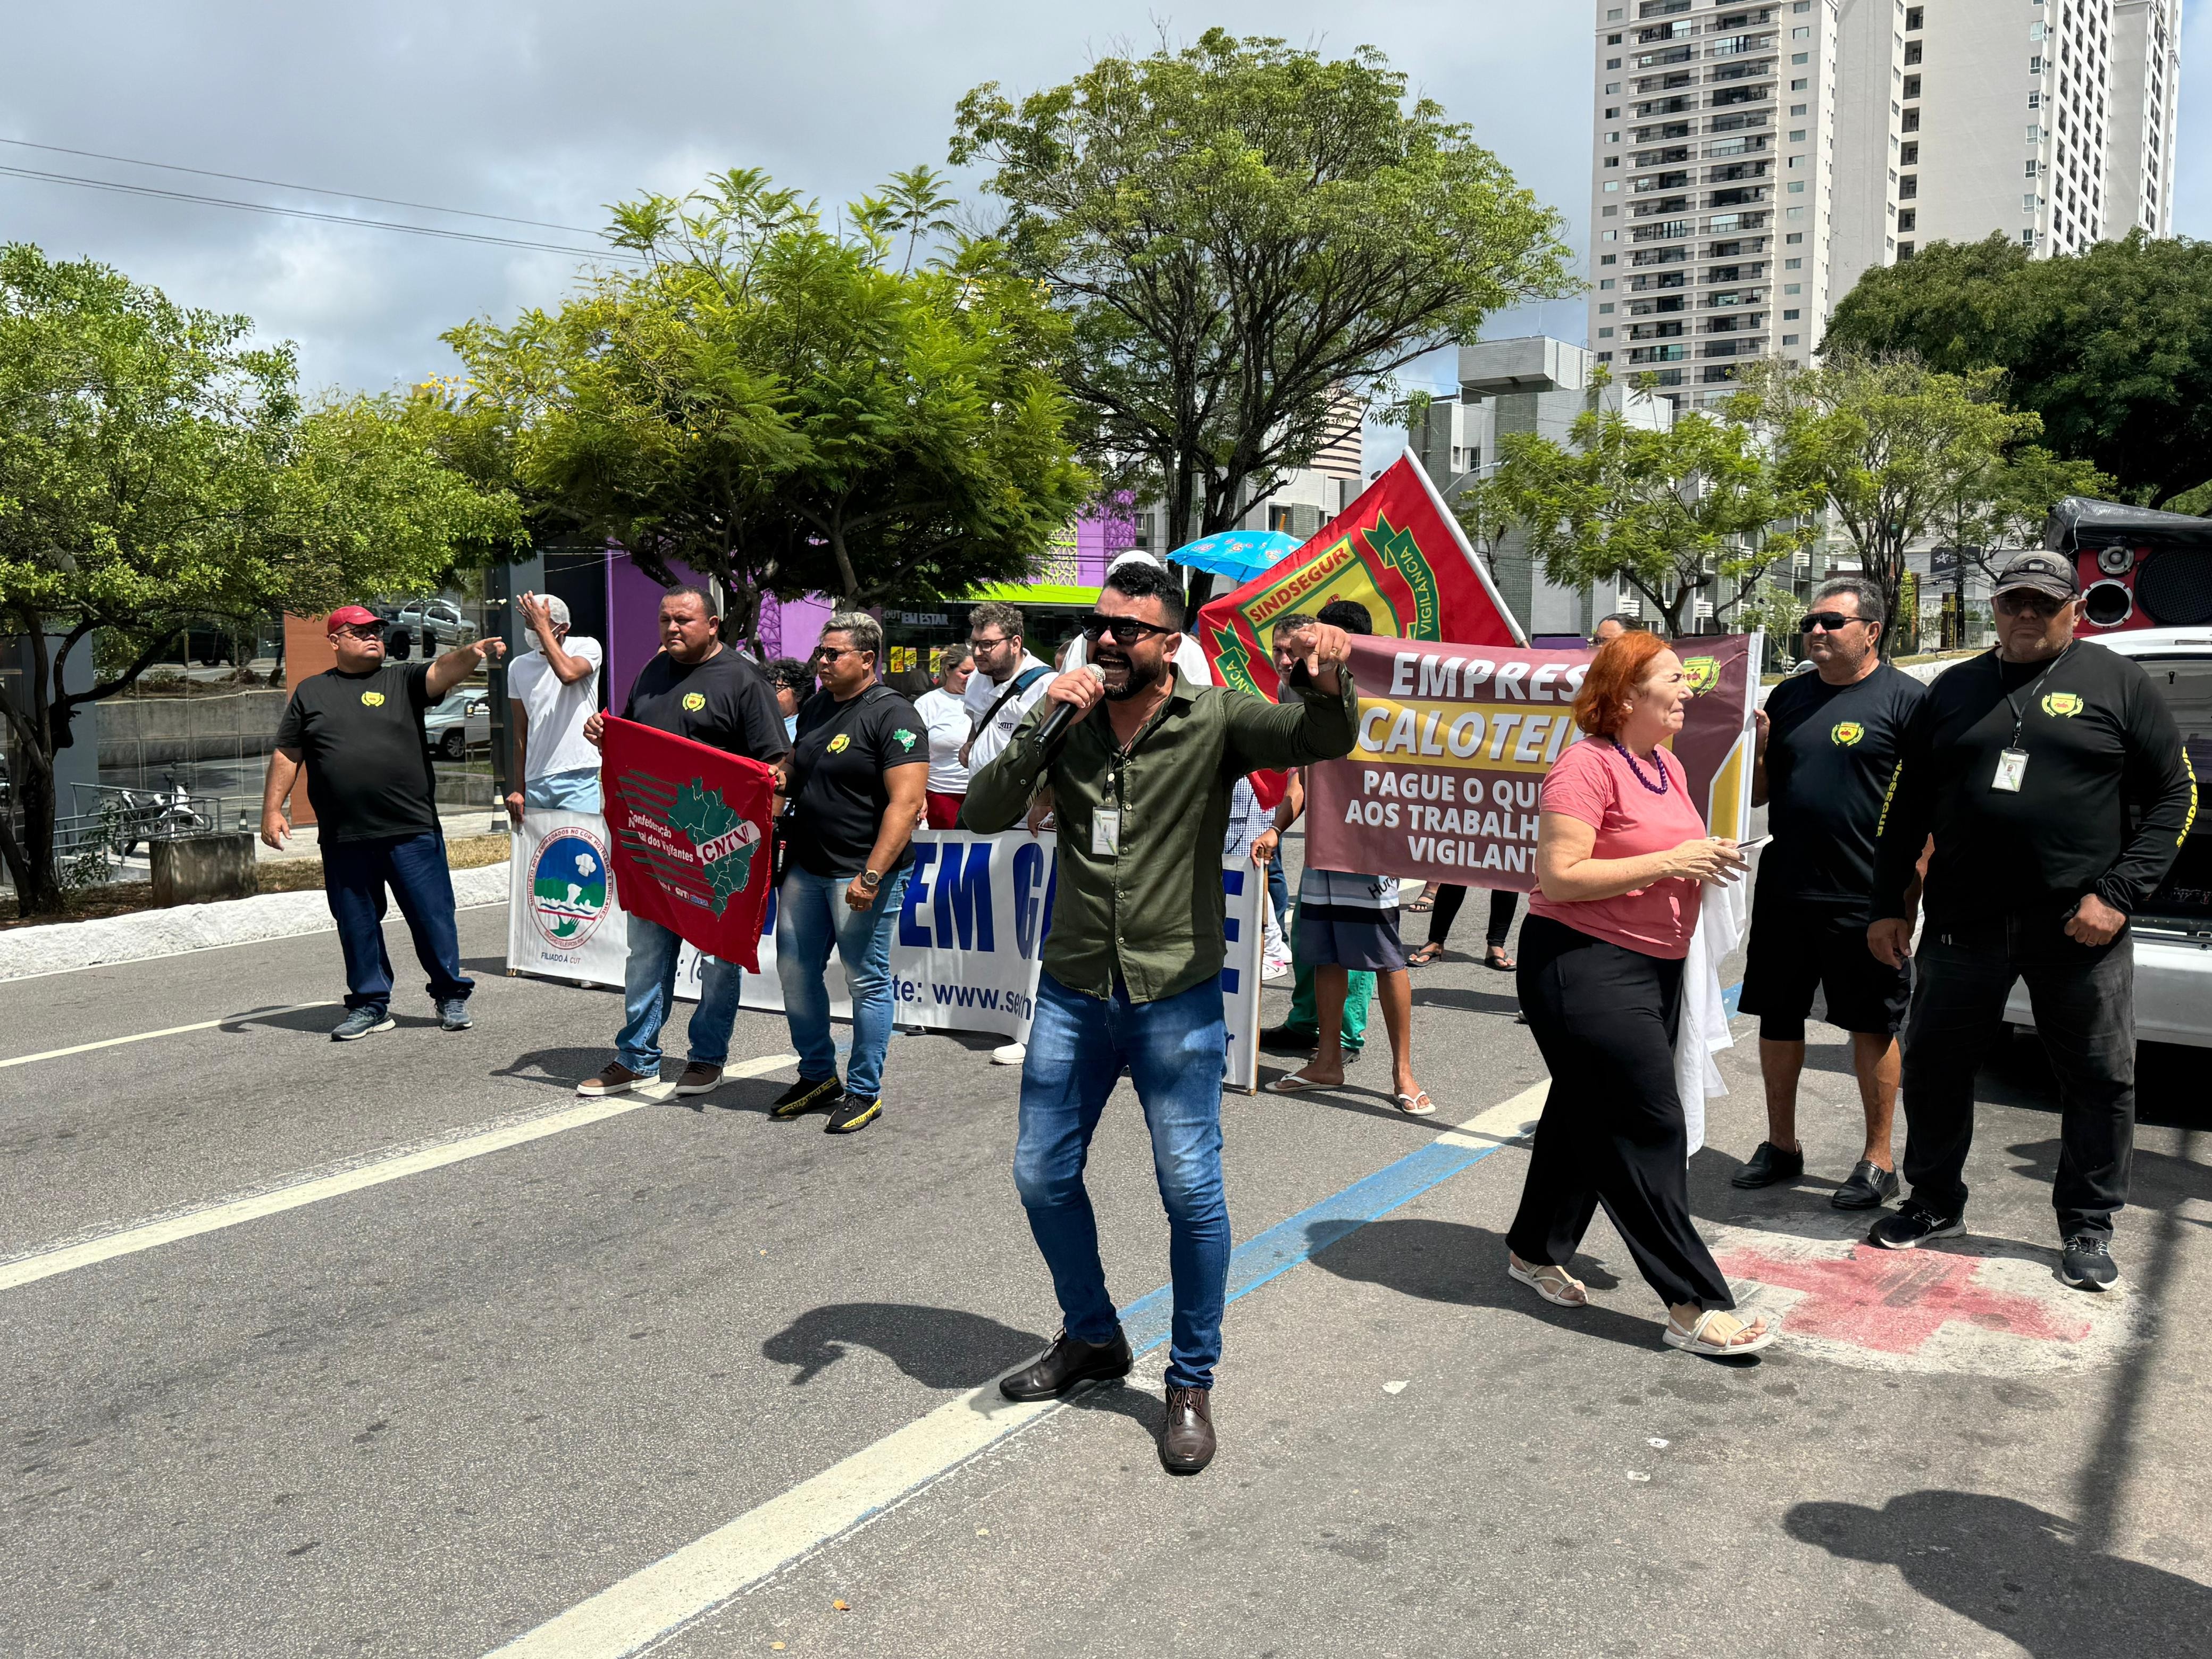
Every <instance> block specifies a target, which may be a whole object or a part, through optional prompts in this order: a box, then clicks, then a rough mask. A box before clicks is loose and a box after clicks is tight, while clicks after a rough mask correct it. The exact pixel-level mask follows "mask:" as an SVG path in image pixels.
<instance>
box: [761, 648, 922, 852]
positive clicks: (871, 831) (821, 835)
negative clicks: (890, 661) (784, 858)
mask: <svg viewBox="0 0 2212 1659" xmlns="http://www.w3.org/2000/svg"><path fill="white" fill-rule="evenodd" d="M928 764H929V726H928V724H927V722H926V721H924V720H923V719H922V718H921V715H920V714H917V713H916V712H915V707H914V705H913V704H912V703H910V702H908V701H907V700H906V699H905V698H904V697H902V696H899V694H898V693H897V692H896V691H894V690H891V689H890V687H889V686H887V685H883V684H876V685H872V686H870V687H868V689H867V690H865V691H863V692H861V693H860V696H856V697H852V698H848V700H846V701H845V702H838V701H837V699H836V697H834V696H831V695H830V694H829V692H827V691H817V692H816V693H815V694H814V695H813V696H811V697H809V698H808V699H807V700H806V701H805V702H803V703H801V704H799V738H798V743H797V745H796V747H794V748H793V750H792V751H791V782H790V787H789V796H790V799H791V801H792V803H793V818H794V822H793V825H792V832H793V833H792V836H791V855H792V857H793V859H795V860H798V863H799V867H800V868H801V869H803V870H805V872H807V873H808V874H810V875H816V876H857V875H859V874H860V872H861V871H863V870H865V869H866V868H867V865H868V854H870V853H871V852H872V851H873V850H874V849H875V845H876V835H877V832H878V830H879V829H881V828H882V827H883V821H884V809H885V808H886V807H888V806H889V805H890V799H891V792H890V785H889V784H888V783H887V782H886V781H884V773H885V772H886V771H888V770H889V769H891V768H892V767H895V766H908V765H919V766H924V767H926V766H927V765H928ZM913 861H914V849H913V848H911V847H909V848H907V849H906V851H904V852H903V853H902V854H900V855H899V858H898V861H897V862H896V864H894V865H893V866H891V870H903V869H905V868H906V866H908V865H909V864H911V863H912V862H913ZM878 873H880V874H882V875H885V876H888V875H890V873H891V871H890V870H884V871H881V872H878Z"/></svg>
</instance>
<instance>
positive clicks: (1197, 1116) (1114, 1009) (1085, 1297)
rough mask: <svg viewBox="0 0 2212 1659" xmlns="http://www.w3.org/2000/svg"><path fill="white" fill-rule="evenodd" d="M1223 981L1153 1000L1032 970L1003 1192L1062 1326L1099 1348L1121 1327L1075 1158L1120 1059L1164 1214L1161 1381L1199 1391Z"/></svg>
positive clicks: (1213, 1345)
mask: <svg viewBox="0 0 2212 1659" xmlns="http://www.w3.org/2000/svg"><path fill="white" fill-rule="evenodd" d="M1228 1041H1229V1031H1228V1026H1227V1025H1226V1024H1225V1022H1224V1018H1223V1014H1222V1006H1221V981H1219V980H1218V979H1210V980H1207V981H1206V982H1205V983H1204V984H1202V985H1194V986H1193V987H1191V988H1190V989H1189V990H1188V991H1182V992H1178V993H1177V994H1176V995H1174V996H1171V997H1164V998H1162V999H1160V1000H1158V1001H1157V1002H1131V1001H1130V1000H1129V993H1128V990H1127V987H1125V986H1123V985H1122V984H1121V982H1120V981H1115V986H1114V995H1113V997H1112V999H1111V1000H1100V999H1098V998H1097V997H1090V996H1085V995H1084V994H1082V993H1081V992H1079V991H1071V990H1069V989H1068V988H1067V987H1066V986H1065V985H1062V984H1061V983H1060V981H1058V980H1056V979H1054V977H1053V976H1052V975H1050V974H1040V975H1038V976H1037V994H1036V1019H1035V1020H1034V1021H1033V1022H1032V1023H1031V1024H1030V1042H1029V1054H1028V1057H1027V1058H1026V1059H1025V1060H1023V1062H1022V1109H1021V1122H1020V1130H1019V1133H1018V1137H1017V1139H1016V1143H1015V1146H1014V1188H1015V1190H1016V1191H1018V1193H1020V1194H1021V1198H1022V1205H1023V1207H1024V1208H1025V1209H1026V1210H1027V1211H1028V1212H1029V1217H1030V1232H1031V1233H1032V1234H1033V1235H1034V1236H1035V1237H1036V1242H1037V1249H1039V1250H1040V1251H1042V1253H1043V1255H1044V1260H1045V1266H1046V1267H1048V1268H1050V1269H1051V1271H1052V1288H1053V1291H1054V1294H1055V1295H1057V1296H1058V1297H1059V1298H1060V1317H1061V1320H1062V1321H1063V1322H1064V1323H1065V1324H1066V1328H1067V1334H1069V1335H1070V1336H1073V1337H1075V1338H1077V1339H1079V1340H1082V1341H1085V1342H1106V1341H1110V1340H1112V1339H1113V1336H1114V1333H1115V1331H1116V1330H1117V1329H1119V1328H1120V1324H1121V1321H1120V1316H1118V1315H1117V1314H1116V1313H1115V1309H1114V1299H1113V1298H1112V1297H1109V1295H1107V1293H1106V1268H1105V1266H1104V1264H1103V1262H1101V1261H1099V1259H1098V1222H1097V1217H1096V1216H1095V1215H1093V1214H1092V1212H1091V1194H1089V1193H1088V1192H1087V1191H1086V1190H1085V1188H1084V1185H1083V1165H1084V1162H1085V1159H1086V1158H1088V1157H1089V1155H1090V1151H1091V1135H1092V1134H1093V1133H1095V1132H1096V1131H1097V1127H1098V1115H1099V1113H1100V1112H1101V1111H1103V1109H1104V1108H1105V1105H1106V1097H1107V1096H1109V1095H1110V1094H1112V1093H1113V1092H1114V1085H1115V1082H1116V1081H1117V1080H1118V1079H1120V1077H1121V1069H1122V1067H1123V1066H1127V1068H1128V1072H1129V1080H1130V1082H1131V1083H1132V1084H1133V1085H1135V1086H1136V1091H1137V1103H1138V1104H1139V1106H1141V1107H1142V1108H1143V1109H1144V1113H1145V1123H1146V1127H1148V1128H1149V1129H1150V1130H1151V1131H1152V1171H1153V1174H1154V1175H1155V1176H1157V1177H1158V1182H1159V1188H1160V1201H1161V1202H1162V1203H1163V1204H1164V1205H1165V1206H1167V1212H1168V1268H1169V1275H1170V1279H1171V1281H1172V1283H1173V1285H1174V1287H1175V1322H1174V1325H1173V1327H1172V1328H1171V1330H1170V1336H1169V1344H1168V1370H1167V1380H1168V1383H1170V1386H1172V1387H1175V1388H1178V1389H1210V1388H1212V1386H1213V1367H1214V1364H1215V1362H1216V1361H1217V1360H1218V1359H1219V1358H1221V1310H1222V1305H1223V1304H1224V1302H1225V1299H1226V1297H1227V1293H1228V1284H1229V1203H1228V1200H1227V1198H1226V1197H1225V1194H1224V1193H1223V1191H1222V1186H1221V1065H1222V1059H1223V1056H1224V1054H1225V1050H1226V1049H1227V1047H1228Z"/></svg>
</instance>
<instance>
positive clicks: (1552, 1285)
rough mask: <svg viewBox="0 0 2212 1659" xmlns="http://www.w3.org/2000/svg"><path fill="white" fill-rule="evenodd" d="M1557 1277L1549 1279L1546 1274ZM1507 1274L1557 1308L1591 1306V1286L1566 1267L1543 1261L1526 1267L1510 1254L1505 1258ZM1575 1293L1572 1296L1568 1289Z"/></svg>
mask: <svg viewBox="0 0 2212 1659" xmlns="http://www.w3.org/2000/svg"><path fill="white" fill-rule="evenodd" d="M1547 1273H1549V1274H1554V1275H1556V1277H1554V1278H1551V1279H1547V1278H1546V1277H1545V1275H1546V1274H1547ZM1505 1276H1506V1277H1507V1278H1508V1279H1511V1280H1513V1281H1514V1283H1516V1284H1517V1285H1527V1286H1528V1288H1529V1289H1530V1290H1532V1291H1535V1292H1536V1294H1537V1295H1539V1296H1541V1297H1543V1298H1544V1300H1545V1301H1547V1302H1548V1303H1550V1304H1552V1305H1553V1307H1555V1308H1587V1307H1589V1285H1585V1284H1583V1282H1582V1280H1581V1279H1577V1278H1576V1277H1575V1276H1574V1275H1573V1274H1572V1273H1569V1272H1568V1271H1567V1270H1566V1269H1565V1267H1557V1266H1554V1265H1553V1264H1552V1263H1550V1262H1543V1263H1540V1264H1539V1265H1537V1266H1535V1267H1522V1265H1521V1264H1520V1263H1519V1262H1517V1261H1515V1260H1514V1259H1513V1258H1512V1257H1511V1256H1510V1255H1509V1256H1507V1257H1506V1258H1505ZM1568 1291H1574V1292H1575V1294H1574V1295H1572V1296H1570V1295H1568V1294H1567V1292H1568Z"/></svg>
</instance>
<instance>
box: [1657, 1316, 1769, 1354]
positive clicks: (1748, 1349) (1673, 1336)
mask: <svg viewBox="0 0 2212 1659" xmlns="http://www.w3.org/2000/svg"><path fill="white" fill-rule="evenodd" d="M1716 1319H1735V1320H1736V1328H1735V1330H1734V1331H1732V1332H1730V1333H1729V1334H1728V1335H1726V1336H1723V1337H1722V1338H1720V1339H1719V1340H1717V1341H1716V1340H1714V1339H1713V1338H1711V1337H1710V1336H1707V1335H1706V1334H1705V1328H1706V1327H1707V1326H1708V1325H1710V1324H1711V1323H1712V1322H1713V1321H1714V1320H1716ZM1665 1334H1666V1339H1667V1346H1668V1347H1670V1348H1680V1350H1681V1351H1682V1352H1684V1353H1693V1354H1696V1355H1698V1356H1699V1358H1705V1359H1728V1358H1733V1357H1734V1356H1735V1355H1737V1354H1743V1353H1757V1352H1759V1350H1760V1349H1761V1348H1765V1347H1768V1346H1771V1345H1772V1344H1773V1341H1774V1339H1775V1337H1776V1335H1777V1334H1778V1332H1777V1330H1776V1328H1775V1326H1774V1325H1773V1323H1772V1322H1771V1321H1770V1322H1768V1323H1767V1324H1765V1326H1764V1327H1763V1328H1758V1329H1757V1331H1756V1333H1755V1334H1753V1327H1752V1326H1750V1325H1747V1324H1746V1323H1744V1322H1743V1321H1742V1320H1741V1319H1736V1316H1735V1313H1734V1312H1733V1311H1732V1310H1729V1309H1727V1308H1708V1309H1706V1310H1705V1312H1703V1313H1701V1314H1699V1316H1698V1322H1697V1323H1696V1324H1694V1325H1692V1326H1691V1327H1690V1328H1689V1329H1687V1330H1684V1329H1683V1328H1681V1327H1680V1325H1678V1324H1676V1323H1675V1322H1674V1315H1672V1314H1669V1315H1668V1316H1667V1329H1666V1333H1665ZM1739 1336H1744V1337H1746V1339H1747V1340H1743V1341H1741V1342H1739V1341H1737V1340H1735V1339H1736V1338H1737V1337H1739Z"/></svg>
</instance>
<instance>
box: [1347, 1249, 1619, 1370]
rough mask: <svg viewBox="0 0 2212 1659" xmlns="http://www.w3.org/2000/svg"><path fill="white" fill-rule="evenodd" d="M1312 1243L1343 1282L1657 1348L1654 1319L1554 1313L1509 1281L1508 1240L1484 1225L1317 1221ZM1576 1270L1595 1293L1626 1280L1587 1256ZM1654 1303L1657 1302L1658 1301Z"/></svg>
mask: <svg viewBox="0 0 2212 1659" xmlns="http://www.w3.org/2000/svg"><path fill="white" fill-rule="evenodd" d="M1347 1229H1349V1230H1352V1231H1347ZM1306 1245H1307V1249H1309V1250H1310V1252H1311V1254H1312V1257H1313V1263H1314V1266H1316V1267H1319V1268H1321V1269H1322V1270H1323V1271H1324V1272H1327V1273H1334V1274H1335V1275H1336V1276H1337V1277H1338V1278H1339V1279H1355V1280H1358V1281H1359V1282H1360V1283H1363V1284H1368V1285H1383V1286H1384V1287H1385V1288H1386V1289H1389V1290H1393V1291H1398V1292H1399V1293H1400V1294H1401V1295H1404V1296H1412V1297H1419V1298H1420V1299H1421V1300H1422V1301H1424V1302H1449V1303H1452V1304H1455V1305H1456V1306H1459V1307H1462V1308H1496V1309H1498V1310H1501V1311H1503V1312H1505V1313H1514V1314H1521V1315H1523V1316H1526V1317H1528V1318H1530V1319H1533V1320H1535V1321H1536V1322H1538V1323H1540V1324H1545V1325H1551V1326H1555V1327H1556V1328H1559V1330H1562V1331H1566V1332H1571V1333H1572V1334H1575V1335H1578V1336H1595V1337H1598V1338H1601V1339H1602V1340H1605V1341H1607V1342H1620V1343H1623V1344H1626V1346H1630V1347H1633V1348H1656V1347H1657V1346H1659V1333H1658V1330H1657V1328H1656V1324H1655V1323H1654V1322H1653V1321H1652V1320H1649V1319H1638V1318H1636V1317H1635V1316H1632V1315H1630V1314H1625V1313H1620V1312H1617V1311H1615V1310H1613V1309H1610V1308H1600V1307H1595V1306H1592V1307H1589V1308H1583V1309H1580V1310H1571V1309H1566V1308H1555V1307H1553V1305H1552V1304H1550V1303H1548V1302H1546V1301H1544V1300H1543V1299H1542V1298H1541V1297H1538V1296H1537V1294H1536V1293H1535V1292H1534V1291H1531V1290H1528V1288H1526V1287H1525V1286H1523V1285H1518V1284H1516V1283H1515V1282H1514V1281H1513V1280H1511V1279H1508V1278H1506V1276H1505V1235H1504V1234H1503V1233H1494V1232H1492V1231H1490V1230H1489V1229H1488V1228H1486V1227H1470V1226H1468V1225H1466V1224H1464V1223H1463V1222H1457V1221H1432V1220H1427V1219H1406V1220H1397V1221H1389V1220H1386V1221H1370V1222H1369V1223H1367V1225H1364V1226H1361V1225H1358V1223H1356V1222H1350V1221H1317V1222H1314V1223H1311V1224H1310V1225H1308V1226H1307V1228H1306ZM1572 1271H1573V1273H1574V1275H1575V1277H1576V1278H1577V1279H1581V1280H1583V1282H1584V1283H1585V1284H1587V1285H1589V1287H1590V1288H1591V1289H1592V1290H1594V1291H1611V1290H1617V1289H1619V1288H1620V1279H1617V1278H1615V1277H1614V1276H1613V1274H1612V1273H1608V1272H1607V1270H1606V1269H1605V1268H1604V1267H1601V1266H1600V1265H1599V1264H1598V1263H1597V1262H1595V1261H1593V1260H1591V1259H1590V1258H1589V1257H1588V1256H1583V1255H1577V1257H1576V1258H1575V1260H1574V1262H1573V1264H1572ZM1652 1305H1653V1306H1654V1308H1655V1309H1656V1307H1657V1305H1658V1304H1657V1299H1656V1297H1655V1298H1654V1300H1653V1304H1652Z"/></svg>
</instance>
